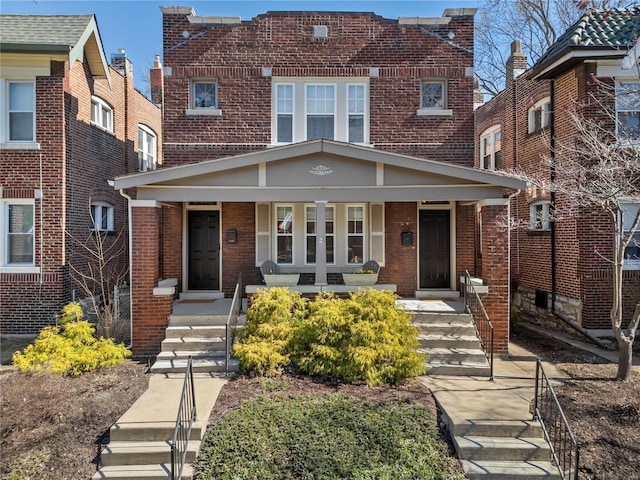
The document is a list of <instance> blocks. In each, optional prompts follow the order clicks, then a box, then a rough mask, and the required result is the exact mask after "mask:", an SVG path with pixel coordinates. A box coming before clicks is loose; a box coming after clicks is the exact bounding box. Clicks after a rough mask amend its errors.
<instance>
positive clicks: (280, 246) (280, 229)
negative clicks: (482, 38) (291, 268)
mask: <svg viewBox="0 0 640 480" xmlns="http://www.w3.org/2000/svg"><path fill="white" fill-rule="evenodd" d="M275 219H276V262H277V263H278V264H281V265H282V264H284V265H287V264H288V265H291V264H293V243H294V237H293V206H292V205H276V215H275Z"/></svg>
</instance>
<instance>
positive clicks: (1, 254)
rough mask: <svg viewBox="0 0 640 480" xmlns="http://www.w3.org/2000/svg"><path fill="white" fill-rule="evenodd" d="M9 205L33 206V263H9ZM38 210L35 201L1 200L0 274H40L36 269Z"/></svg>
mask: <svg viewBox="0 0 640 480" xmlns="http://www.w3.org/2000/svg"><path fill="white" fill-rule="evenodd" d="M9 205H32V206H33V222H32V223H33V232H32V235H33V252H32V256H33V261H32V262H23V263H9V261H8V258H9V241H8V240H9ZM35 216H36V208H35V200H34V199H25V198H7V199H0V273H38V272H40V268H38V267H36V265H35V261H36V223H35V220H36V219H35Z"/></svg>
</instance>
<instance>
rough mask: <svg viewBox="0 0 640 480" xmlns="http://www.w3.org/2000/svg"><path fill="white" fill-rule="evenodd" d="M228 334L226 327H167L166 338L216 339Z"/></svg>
mask: <svg viewBox="0 0 640 480" xmlns="http://www.w3.org/2000/svg"><path fill="white" fill-rule="evenodd" d="M226 333H227V331H226V328H225V326H224V325H177V326H169V327H167V334H166V338H182V337H186V338H215V337H224V336H225V335H226Z"/></svg>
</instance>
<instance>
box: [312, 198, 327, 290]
mask: <svg viewBox="0 0 640 480" xmlns="http://www.w3.org/2000/svg"><path fill="white" fill-rule="evenodd" d="M315 203H316V285H327V242H326V235H327V221H326V218H327V214H326V207H327V202H326V200H318V201H316V202H315Z"/></svg>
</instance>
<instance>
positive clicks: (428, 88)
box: [417, 79, 452, 116]
mask: <svg viewBox="0 0 640 480" xmlns="http://www.w3.org/2000/svg"><path fill="white" fill-rule="evenodd" d="M417 114H418V115H419V116H429V115H451V114H452V111H451V110H448V109H447V81H446V80H444V79H433V80H423V81H422V83H421V84H420V109H419V110H418V112H417Z"/></svg>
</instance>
